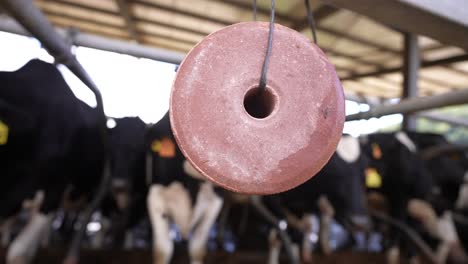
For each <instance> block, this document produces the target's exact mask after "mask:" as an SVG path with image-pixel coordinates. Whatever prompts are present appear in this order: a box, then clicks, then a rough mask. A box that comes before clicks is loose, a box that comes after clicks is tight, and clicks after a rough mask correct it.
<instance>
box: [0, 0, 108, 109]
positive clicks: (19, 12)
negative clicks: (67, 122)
mask: <svg viewBox="0 0 468 264" xmlns="http://www.w3.org/2000/svg"><path fill="white" fill-rule="evenodd" d="M1 4H2V5H3V6H4V7H5V9H6V10H7V11H8V12H9V13H10V14H11V15H12V16H13V17H14V18H15V19H16V20H17V21H18V22H20V23H21V24H22V25H23V26H24V28H25V29H26V30H27V31H29V32H30V33H31V34H32V35H34V36H35V37H36V38H37V39H38V40H39V41H40V42H41V43H42V45H43V46H44V47H45V48H46V49H47V50H48V51H49V53H50V54H51V55H52V56H53V57H54V58H56V60H57V61H58V62H60V63H63V64H64V65H66V66H67V67H68V68H69V69H70V71H71V72H73V73H74V74H75V75H76V76H77V77H78V78H79V79H80V80H81V81H82V82H83V83H84V84H85V85H86V86H88V87H89V89H91V91H92V92H93V93H94V96H95V97H96V102H97V110H98V111H99V112H100V114H102V115H103V116H102V117H103V118H105V116H104V108H103V105H102V96H101V93H100V92H99V89H98V88H97V87H96V85H95V83H94V82H93V80H92V79H91V77H89V75H88V73H87V72H86V71H85V70H84V68H83V67H82V66H81V64H80V63H79V62H78V60H77V59H76V58H75V56H74V55H73V54H72V53H71V47H70V45H68V44H67V43H66V42H65V41H64V39H63V38H62V37H61V36H60V35H59V34H57V33H56V32H55V30H54V28H53V26H52V25H51V24H50V23H49V21H48V20H47V18H46V17H45V15H44V14H42V13H41V11H40V10H39V9H38V8H37V7H36V6H35V5H34V4H33V2H32V1H31V0H3V1H2V2H1Z"/></svg>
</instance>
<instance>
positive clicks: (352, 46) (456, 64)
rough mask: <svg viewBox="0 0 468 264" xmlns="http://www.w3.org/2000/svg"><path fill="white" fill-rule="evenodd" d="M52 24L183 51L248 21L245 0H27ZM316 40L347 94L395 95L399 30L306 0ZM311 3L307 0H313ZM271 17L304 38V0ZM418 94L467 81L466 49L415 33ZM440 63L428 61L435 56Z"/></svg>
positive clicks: (264, 11)
mask: <svg viewBox="0 0 468 264" xmlns="http://www.w3.org/2000/svg"><path fill="white" fill-rule="evenodd" d="M35 3H36V4H37V5H38V6H39V7H40V9H41V10H42V11H43V12H44V13H45V14H46V15H47V17H48V18H49V20H50V21H51V22H52V23H53V24H54V25H56V26H59V27H75V28H78V29H79V30H80V31H82V32H87V33H93V34H97V35H101V36H106V37H109V38H115V39H122V40H128V41H136V42H139V43H140V44H142V45H147V46H154V47H158V48H164V49H169V50H174V51H181V52H188V51H189V50H190V49H191V47H193V46H194V45H195V44H196V43H197V42H198V41H200V40H201V39H203V37H204V36H206V35H208V34H210V33H211V32H214V31H216V30H218V29H220V28H222V27H224V26H227V25H230V24H233V23H237V22H241V21H250V20H252V16H253V14H252V0H190V1H187V0H35ZM269 4H270V1H269V0H258V10H259V11H258V19H259V20H262V21H268V19H269ZM312 4H313V10H314V14H315V18H316V20H317V29H318V42H319V46H320V47H321V48H322V49H323V50H324V51H325V52H326V53H327V55H328V57H329V58H330V60H331V61H332V62H333V63H334V65H335V67H336V69H337V72H338V74H339V76H340V78H341V79H342V82H343V86H344V88H345V91H346V92H347V93H348V94H356V95H364V96H369V97H379V98H382V99H388V98H395V97H400V95H401V93H402V79H403V78H402V74H401V68H402V50H403V36H402V34H401V33H400V32H399V31H396V30H394V29H391V28H389V27H387V26H385V25H382V24H379V23H376V22H374V21H372V20H370V19H368V18H366V17H364V16H361V15H359V14H356V13H353V12H350V11H347V10H340V9H336V8H334V7H331V6H327V5H322V4H318V3H317V1H312ZM314 4H315V5H314ZM276 11H277V20H276V22H277V23H280V24H283V25H286V26H288V27H291V28H293V29H295V30H297V31H299V32H301V33H303V34H304V35H306V36H308V37H309V38H311V33H310V29H309V28H308V24H307V19H306V12H305V7H304V1H302V0H277V8H276ZM419 40H420V41H419V45H420V48H421V52H422V58H423V62H422V69H421V73H420V80H419V86H420V95H421V96H427V95H433V94H440V93H444V92H448V91H452V90H455V89H464V88H468V54H467V52H466V51H464V50H462V49H460V48H457V47H452V46H447V45H444V44H442V43H439V42H437V41H434V40H432V39H430V38H427V37H424V36H421V37H419ZM438 61H439V62H444V63H443V64H440V65H436V64H437V63H436V62H438Z"/></svg>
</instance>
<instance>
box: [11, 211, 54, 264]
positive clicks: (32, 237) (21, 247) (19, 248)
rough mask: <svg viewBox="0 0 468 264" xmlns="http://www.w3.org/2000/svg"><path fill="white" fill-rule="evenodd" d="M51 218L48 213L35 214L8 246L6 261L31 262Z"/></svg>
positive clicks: (15, 262)
mask: <svg viewBox="0 0 468 264" xmlns="http://www.w3.org/2000/svg"><path fill="white" fill-rule="evenodd" d="M50 220H51V218H50V217H49V216H47V215H44V214H41V213H37V214H34V215H33V216H32V218H31V220H30V221H29V222H28V224H27V225H26V227H25V228H24V229H23V230H22V231H21V233H20V234H19V235H18V237H17V238H16V239H15V240H14V241H13V243H12V244H11V246H10V247H9V248H8V252H7V257H6V259H7V261H6V262H7V263H8V264H13V263H14V264H19V263H30V262H31V261H32V258H33V257H34V255H35V253H36V251H37V249H38V247H39V244H40V241H41V238H42V236H43V234H44V232H45V231H47V228H49V225H50Z"/></svg>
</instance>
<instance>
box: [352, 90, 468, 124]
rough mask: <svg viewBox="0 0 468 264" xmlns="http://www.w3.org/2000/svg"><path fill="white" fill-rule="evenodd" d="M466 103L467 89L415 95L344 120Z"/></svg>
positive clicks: (467, 102) (467, 101)
mask: <svg viewBox="0 0 468 264" xmlns="http://www.w3.org/2000/svg"><path fill="white" fill-rule="evenodd" d="M461 104H468V89H461V90H459V91H455V92H450V93H444V94H441V95H434V96H430V97H417V98H412V99H406V100H402V101H401V102H400V103H398V104H386V105H381V106H376V107H373V108H371V109H370V110H369V111H367V112H361V113H357V114H353V115H348V116H346V121H353V120H359V119H369V118H373V117H381V116H385V115H392V114H406V113H415V112H420V111H425V110H430V109H434V108H439V107H445V106H451V105H461Z"/></svg>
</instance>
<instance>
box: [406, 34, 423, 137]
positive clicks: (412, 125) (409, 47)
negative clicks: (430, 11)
mask: <svg viewBox="0 0 468 264" xmlns="http://www.w3.org/2000/svg"><path fill="white" fill-rule="evenodd" d="M403 35H404V44H405V45H404V47H405V52H404V55H403V56H404V58H403V76H404V79H403V94H402V97H403V98H413V97H417V96H418V72H419V67H420V64H421V63H420V61H421V60H420V55H419V46H418V36H417V35H416V34H412V33H403ZM403 130H406V131H415V130H416V118H415V117H414V116H411V115H410V114H405V115H404V117H403Z"/></svg>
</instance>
